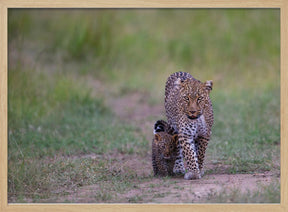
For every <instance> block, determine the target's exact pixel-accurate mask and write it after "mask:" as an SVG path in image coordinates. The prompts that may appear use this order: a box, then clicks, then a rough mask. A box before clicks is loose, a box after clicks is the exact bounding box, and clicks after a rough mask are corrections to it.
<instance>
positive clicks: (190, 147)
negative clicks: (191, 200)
mask: <svg viewBox="0 0 288 212" xmlns="http://www.w3.org/2000/svg"><path fill="white" fill-rule="evenodd" d="M212 86H213V83H212V81H206V82H204V83H202V82H200V81H199V80H196V79H195V78H193V77H192V76H191V75H190V74H189V73H185V72H176V73H174V74H172V75H170V76H169V78H168V79H167V82H166V87H165V110H166V115H167V119H168V124H169V125H171V127H172V128H174V129H175V130H176V132H177V133H178V148H179V150H178V153H179V155H177V159H176V161H175V166H174V172H175V173H182V174H184V173H185V168H184V164H183V159H185V161H186V163H187V173H185V175H184V178H185V179H199V178H201V176H202V175H203V173H204V172H203V164H204V158H205V152H206V148H207V145H208V141H209V140H210V136H211V127H212V125H213V120H214V118H213V109H212V103H211V100H210V97H209V94H210V91H211V90H212Z"/></svg>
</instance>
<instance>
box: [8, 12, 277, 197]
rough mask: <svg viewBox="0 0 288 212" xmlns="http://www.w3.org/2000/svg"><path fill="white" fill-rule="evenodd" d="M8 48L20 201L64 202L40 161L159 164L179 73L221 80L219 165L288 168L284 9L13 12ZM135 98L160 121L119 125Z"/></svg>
mask: <svg viewBox="0 0 288 212" xmlns="http://www.w3.org/2000/svg"><path fill="white" fill-rule="evenodd" d="M8 48H9V52H8V53H9V68H8V128H9V141H8V145H9V147H8V160H9V171H8V175H9V176H8V180H9V181H8V187H9V196H10V201H21V200H22V201H23V198H24V197H27V196H28V197H31V198H33V199H34V200H35V199H37V198H38V199H42V198H44V197H43V195H42V196H41V194H43V193H44V194H45V195H46V196H45V195H44V196H45V197H47V196H48V197H49V196H51V195H52V194H51V190H53V189H55V187H53V185H55V186H57V185H58V184H57V183H56V182H58V181H57V180H55V179H59V175H57V174H55V176H53V177H54V178H53V177H52V178H53V179H54V181H53V180H51V178H47V175H48V174H47V173H51V167H50V166H48V165H47V164H46V165H45V163H39V160H44V161H45V160H47V158H48V157H51V156H55V155H61V156H73V155H74V156H77V155H80V154H89V153H97V154H109V153H110V152H111V151H117V152H119V153H121V154H136V155H142V156H146V155H149V154H151V151H150V142H151V140H150V139H151V138H152V126H153V123H154V122H155V121H156V120H157V119H160V118H164V119H165V116H164V114H165V113H164V106H163V104H164V87H165V81H166V79H167V77H168V76H169V75H170V74H171V73H174V72H176V71H185V72H189V73H190V74H192V75H193V76H194V77H195V78H197V79H199V80H201V81H205V80H213V82H214V87H213V92H212V93H211V99H212V102H213V106H214V116H215V124H214V127H213V130H212V131H213V134H212V140H211V142H210V144H209V150H208V153H207V154H208V156H207V157H208V158H209V160H210V161H220V163H223V164H226V165H229V166H230V168H229V170H227V173H239V172H240V173H243V172H244V173H246V172H255V171H267V170H272V169H276V170H278V171H279V170H280V163H279V160H280V159H279V157H280V153H279V151H280V150H279V148H280V146H279V144H280V10H279V9H9V10H8ZM132 94H134V95H135V94H136V95H139V96H141V101H138V102H136V103H135V102H129V100H130V101H131V99H129V98H128V101H126V102H125V103H126V104H127V106H129V105H131V104H132V105H134V106H135V107H140V108H141V106H143V105H146V106H147V107H148V108H150V107H151V108H154V107H157V106H158V107H160V108H161V109H160V113H159V110H158V111H157V110H156V111H157V112H158V113H155V110H151V113H149V112H147V114H145V116H144V117H142V119H141V120H140V121H139V120H136V119H134V118H133V117H130V119H129V120H127V119H124V118H123V117H121V115H120V116H119V115H118V116H117V112H115V111H117V107H118V105H117V103H119V101H114V100H115V99H116V100H117V99H118V100H119V99H121V98H124V99H125V98H126V97H127V96H131V95H132ZM119 107H120V106H119ZM119 107H118V108H119ZM122 107H123V106H122ZM124 108H125V106H124ZM143 128H144V129H143ZM150 133H151V134H150ZM149 160H150V158H149ZM275 161H276V165H275ZM277 161H278V162H277ZM278 163H279V164H278ZM27 164H29V165H27ZM96 165H98V164H96ZM56 167H57V166H56ZM78 168H79V167H78ZM53 169H54V170H55V169H56V168H55V167H53ZM59 169H60V168H59ZM45 170H46V172H45ZM56 170H57V169H56ZM151 170H152V169H151ZM78 172H79V173H81V174H80V176H78V177H79V178H83V177H85V176H83V174H85V173H83V172H82V170H81V168H79V170H78ZM78 172H77V173H78ZM210 172H213V170H210ZM45 173H46V174H45ZM56 173H57V171H56ZM59 173H60V171H59ZM79 173H78V174H79ZM31 176H34V177H31ZM49 176H50V177H51V175H49ZM68 176H70V175H69V174H68ZM86 177H87V176H86ZM88 179H91V177H90V178H89V177H87V181H86V184H89V183H90V184H92V183H97V182H98V181H97V182H95V181H93V180H92V181H91V180H90V181H89V180H88ZM70 180H71V181H73V179H70ZM78 180H79V179H78V178H77V177H76V178H75V179H74V181H75V182H76V181H78ZM52 181H53V182H54V184H53V183H51V182H52ZM59 183H61V180H60V181H59ZM37 189H39V190H38V191H39V192H38V193H37V192H36V191H37ZM40 191H41V192H40ZM43 191H46V192H43ZM35 192H36V194H37V195H36V196H35ZM33 193H34V194H33ZM12 197H13V198H14V199H11V198H12ZM102 201H103V200H102Z"/></svg>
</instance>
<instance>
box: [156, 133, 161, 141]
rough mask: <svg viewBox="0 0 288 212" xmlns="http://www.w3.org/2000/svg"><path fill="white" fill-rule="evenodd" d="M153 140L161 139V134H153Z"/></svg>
mask: <svg viewBox="0 0 288 212" xmlns="http://www.w3.org/2000/svg"><path fill="white" fill-rule="evenodd" d="M155 141H161V135H159V134H157V133H156V134H155Z"/></svg>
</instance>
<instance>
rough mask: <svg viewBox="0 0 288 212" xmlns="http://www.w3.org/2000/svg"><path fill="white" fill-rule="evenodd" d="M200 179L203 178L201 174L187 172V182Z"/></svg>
mask: <svg viewBox="0 0 288 212" xmlns="http://www.w3.org/2000/svg"><path fill="white" fill-rule="evenodd" d="M200 178H201V175H200V174H199V173H196V172H187V173H186V174H185V175H184V179H185V180H197V179H200Z"/></svg>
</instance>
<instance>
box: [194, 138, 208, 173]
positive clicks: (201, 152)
mask: <svg viewBox="0 0 288 212" xmlns="http://www.w3.org/2000/svg"><path fill="white" fill-rule="evenodd" d="M208 142H209V138H207V137H203V136H199V137H198V138H197V139H196V141H195V144H196V150H197V157H198V164H199V170H200V174H201V176H203V175H204V170H203V167H204V159H205V152H206V149H207V146H208Z"/></svg>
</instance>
